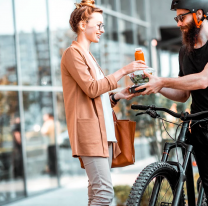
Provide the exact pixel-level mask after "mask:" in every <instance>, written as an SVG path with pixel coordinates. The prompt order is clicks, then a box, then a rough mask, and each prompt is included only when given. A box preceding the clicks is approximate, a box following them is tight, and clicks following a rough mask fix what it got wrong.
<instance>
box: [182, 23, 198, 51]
mask: <svg viewBox="0 0 208 206" xmlns="http://www.w3.org/2000/svg"><path fill="white" fill-rule="evenodd" d="M180 29H181V31H182V40H183V41H182V42H183V44H184V45H185V46H186V50H187V53H188V54H190V53H192V52H193V51H194V45H195V43H196V42H197V39H198V36H199V32H200V28H197V27H196V24H195V22H194V20H193V21H192V22H190V23H188V24H187V25H186V26H181V27H180ZM184 29H186V31H184Z"/></svg>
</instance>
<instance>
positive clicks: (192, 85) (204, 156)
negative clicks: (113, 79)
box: [137, 0, 208, 197]
mask: <svg viewBox="0 0 208 206" xmlns="http://www.w3.org/2000/svg"><path fill="white" fill-rule="evenodd" d="M171 10H175V11H176V13H177V16H176V17H175V18H174V19H175V20H176V22H177V25H178V26H179V27H180V29H181V31H182V36H183V46H182V48H181V50H180V52H179V64H180V71H179V77H178V78H161V77H154V76H152V75H149V74H148V73H146V72H144V73H145V75H146V76H148V77H149V80H150V81H149V83H147V84H145V85H144V86H141V87H139V88H138V89H137V90H139V89H144V88H146V90H145V91H144V92H142V93H139V95H149V94H152V93H157V92H159V93H160V94H162V95H163V96H165V97H167V98H169V99H171V100H173V101H178V102H186V101H187V99H188V98H189V97H190V94H191V96H192V105H191V113H192V114H193V113H197V112H201V111H208V0H173V1H172V6H171ZM191 133H192V135H191V137H190V141H191V144H192V145H193V147H194V151H195V158H196V161H197V165H198V168H199V173H200V176H201V179H202V183H203V187H204V189H205V193H206V196H207V197H208V121H207V122H202V123H198V124H197V125H195V126H193V127H192V129H191Z"/></svg>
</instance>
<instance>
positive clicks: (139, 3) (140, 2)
mask: <svg viewBox="0 0 208 206" xmlns="http://www.w3.org/2000/svg"><path fill="white" fill-rule="evenodd" d="M134 9H135V12H134V13H135V15H136V17H137V18H138V19H141V20H144V21H145V20H146V16H145V14H146V12H145V0H136V7H135V8H134Z"/></svg>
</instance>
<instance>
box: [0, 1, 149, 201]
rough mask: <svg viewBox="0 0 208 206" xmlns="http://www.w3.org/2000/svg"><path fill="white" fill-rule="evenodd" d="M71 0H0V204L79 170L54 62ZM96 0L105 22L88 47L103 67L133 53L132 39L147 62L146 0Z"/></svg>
mask: <svg viewBox="0 0 208 206" xmlns="http://www.w3.org/2000/svg"><path fill="white" fill-rule="evenodd" d="M75 2H76V1H73V0H0V205H1V204H6V203H8V202H11V201H15V200H17V199H19V198H24V197H27V196H30V195H33V194H37V193H42V192H44V191H47V190H50V189H54V188H58V187H60V186H62V185H64V184H70V178H72V177H73V176H74V175H83V174H84V170H80V166H79V162H78V160H76V159H74V158H72V155H71V149H70V144H69V140H68V133H67V127H66V120H65V111H64V104H63V94H62V83H61V70H60V61H61V57H62V53H63V52H64V50H65V49H66V48H67V47H68V46H70V44H71V43H72V41H73V40H74V39H75V34H74V33H73V32H72V31H71V29H70V28H69V23H68V22H69V17H70V14H71V12H72V11H73V9H74V8H75V6H74V3H75ZM96 3H97V5H98V6H100V7H101V8H102V9H103V11H104V23H105V25H106V26H105V34H104V35H103V36H102V38H101V40H100V43H99V44H93V45H92V46H91V51H92V53H93V54H94V56H95V58H96V59H97V60H98V62H99V64H100V65H101V68H103V70H104V72H105V74H106V75H107V74H110V73H113V72H115V71H116V70H118V69H120V68H121V67H123V66H124V65H126V64H128V63H130V62H131V61H132V60H134V49H135V48H136V47H142V48H143V51H144V53H145V57H146V61H147V62H150V60H149V46H148V44H149V34H148V28H149V21H148V16H146V15H145V14H146V13H147V12H145V11H147V10H148V1H147V0H131V1H127V0H97V1H96ZM119 85H120V87H125V86H127V85H129V79H128V78H123V79H122V80H121V81H120V82H119ZM117 110H119V109H117Z"/></svg>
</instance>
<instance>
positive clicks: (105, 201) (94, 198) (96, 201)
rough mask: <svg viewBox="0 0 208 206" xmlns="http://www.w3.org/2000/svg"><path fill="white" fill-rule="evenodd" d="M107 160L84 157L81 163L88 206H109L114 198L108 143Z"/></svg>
mask: <svg viewBox="0 0 208 206" xmlns="http://www.w3.org/2000/svg"><path fill="white" fill-rule="evenodd" d="M108 150H109V158H107V157H84V156H82V157H81V158H82V161H83V163H84V166H85V170H86V173H87V176H88V182H89V185H88V206H97V205H102V206H109V205H110V204H111V203H112V201H113V197H114V190H113V185H112V180H111V174H110V168H111V164H112V156H113V148H112V143H111V142H109V143H108Z"/></svg>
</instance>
